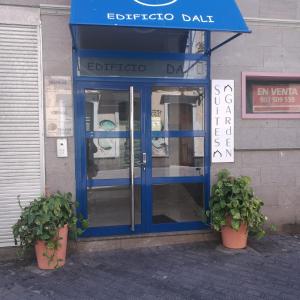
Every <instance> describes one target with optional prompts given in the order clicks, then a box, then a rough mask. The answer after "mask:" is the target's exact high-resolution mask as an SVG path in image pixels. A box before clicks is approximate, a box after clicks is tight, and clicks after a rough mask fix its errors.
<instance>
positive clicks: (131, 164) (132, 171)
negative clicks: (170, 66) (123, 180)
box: [129, 86, 135, 231]
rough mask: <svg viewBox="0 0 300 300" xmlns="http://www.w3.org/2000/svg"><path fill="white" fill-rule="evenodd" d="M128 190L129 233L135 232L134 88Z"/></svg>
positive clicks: (132, 90) (131, 102)
mask: <svg viewBox="0 0 300 300" xmlns="http://www.w3.org/2000/svg"><path fill="white" fill-rule="evenodd" d="M129 121H130V122H129V123H130V126H129V127H130V189H131V231H135V194H134V177H135V175H134V88H133V86H131V87H130V109H129Z"/></svg>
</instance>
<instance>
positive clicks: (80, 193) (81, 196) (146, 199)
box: [72, 28, 211, 237]
mask: <svg viewBox="0 0 300 300" xmlns="http://www.w3.org/2000/svg"><path fill="white" fill-rule="evenodd" d="M72 34H73V36H75V37H76V35H77V33H76V29H74V28H72ZM75 40H76V38H75ZM73 41H74V39H73ZM205 48H206V50H208V49H210V33H209V32H207V33H206V47H205ZM73 49H74V50H73V89H74V99H75V103H74V120H75V122H74V124H75V125H74V126H75V155H76V195H77V199H78V200H79V206H78V209H77V212H78V214H80V215H82V216H83V217H84V218H88V211H87V193H86V189H87V187H96V186H111V185H129V179H122V178H119V179H101V180H87V172H86V168H85V165H86V142H85V141H86V139H88V138H98V137H103V138H105V137H106V138H129V133H128V132H111V133H102V132H86V131H85V99H84V90H85V89H113V90H118V89H119V90H126V89H128V88H129V86H130V85H134V86H135V87H136V88H137V89H138V90H139V92H140V96H141V133H142V134H141V133H140V132H136V133H135V138H141V141H142V143H141V151H142V152H146V153H147V154H148V158H149V159H148V164H149V166H152V146H151V143H150V142H149V141H151V140H152V138H153V137H170V138H172V137H173V138H175V137H203V138H204V140H205V158H204V176H199V177H157V178H153V177H152V169H151V168H150V167H148V168H146V171H145V172H144V173H143V172H142V171H141V174H142V176H141V178H137V179H136V180H135V182H136V184H138V185H141V188H142V189H141V195H143V199H142V205H141V210H142V211H141V213H142V214H141V217H142V224H138V225H137V226H136V231H135V234H140V233H147V232H164V231H180V230H195V229H204V228H205V229H207V228H208V225H207V224H205V223H202V222H184V223H170V224H152V185H154V184H172V183H202V184H204V193H205V195H204V200H205V205H204V206H205V209H208V207H209V198H210V165H211V161H210V153H211V148H210V147H211V146H210V124H211V119H210V115H211V114H210V110H211V108H210V106H211V104H210V55H209V52H208V51H205V53H206V54H205V55H194V54H189V55H174V54H166V53H163V54H159V55H157V54H155V55H154V56H155V57H156V56H157V57H156V59H180V60H182V59H183V57H185V58H187V59H190V60H195V59H201V60H206V61H207V64H208V65H207V69H208V74H207V78H206V79H205V80H189V79H166V78H151V79H150V78H124V77H122V78H121V77H117V78H103V77H80V76H78V74H77V62H78V58H79V56H80V55H82V54H84V55H86V54H87V53H91V51H82V50H80V51H79V50H76V44H75V42H74V48H73ZM93 53H94V51H93ZM96 54H97V55H99V56H101V55H102V54H103V53H100V52H97V53H95V55H96ZM109 55H110V56H111V55H112V53H109ZM116 55H121V53H117V54H116ZM123 55H124V56H126V55H132V53H131V54H130V53H123ZM124 56H123V57H124ZM139 56H140V57H143V58H146V57H147V58H148V59H153V57H154V56H153V55H152V54H149V55H148V54H145V53H142V54H141V53H139ZM204 56H205V57H204ZM135 57H137V56H135ZM132 83H134V84H132ZM158 86H162V87H163V86H164V87H166V86H176V87H178V86H180V87H199V86H203V87H204V88H205V124H204V126H205V128H204V130H203V131H168V132H151V118H149V117H147V116H151V91H152V87H158ZM121 234H132V232H131V231H130V227H129V226H128V225H124V226H113V227H103V228H89V229H88V230H86V231H85V233H84V235H83V236H84V237H88V236H109V235H121Z"/></svg>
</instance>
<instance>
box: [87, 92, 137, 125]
mask: <svg viewBox="0 0 300 300" xmlns="http://www.w3.org/2000/svg"><path fill="white" fill-rule="evenodd" d="M85 98H86V130H87V131H127V130H129V107H130V101H129V91H118V90H86V92H85ZM134 111H135V115H134V120H135V130H140V96H139V94H138V93H135V95H134Z"/></svg>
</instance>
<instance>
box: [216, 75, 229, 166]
mask: <svg viewBox="0 0 300 300" xmlns="http://www.w3.org/2000/svg"><path fill="white" fill-rule="evenodd" d="M211 130H212V150H211V151H212V162H213V163H225V162H234V81H233V80H212V129H211Z"/></svg>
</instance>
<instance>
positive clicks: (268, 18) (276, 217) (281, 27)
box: [212, 0, 300, 227]
mask: <svg viewBox="0 0 300 300" xmlns="http://www.w3.org/2000/svg"><path fill="white" fill-rule="evenodd" d="M237 2H238V3H239V5H240V8H241V10H242V13H243V15H244V16H245V17H246V20H247V23H248V25H249V27H250V29H251V30H252V33H251V34H244V35H243V36H241V37H239V38H237V39H236V40H234V41H232V42H231V43H229V44H228V45H226V46H224V47H222V48H220V49H219V50H217V51H216V52H215V53H214V54H213V55H212V78H215V79H234V80H235V84H236V95H235V101H236V104H235V120H236V121H235V122H236V123H235V140H236V142H235V152H236V153H235V155H236V161H235V163H234V164H214V165H213V166H212V180H213V182H214V181H215V178H216V177H215V175H216V173H217V171H218V170H220V169H222V168H228V169H230V170H231V171H232V173H233V174H234V175H249V176H251V177H252V179H253V186H254V188H255V191H256V193H257V195H258V196H260V197H261V198H262V199H263V200H264V202H265V207H264V210H265V213H266V214H267V215H268V216H269V217H270V219H271V221H272V222H274V223H276V224H278V225H286V226H287V224H293V223H295V224H296V223H298V224H300V168H299V167H300V120H242V118H241V73H242V72H246V71H252V72H282V73H284V72H293V73H300V1H298V0H275V1H274V0H253V1H248V0H239V1H237ZM227 36H228V35H225V34H213V35H212V43H213V45H214V44H217V43H218V42H219V41H221V40H223V39H224V38H226V37H227ZM279 227H281V226H279Z"/></svg>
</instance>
